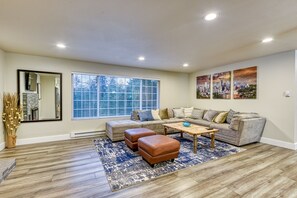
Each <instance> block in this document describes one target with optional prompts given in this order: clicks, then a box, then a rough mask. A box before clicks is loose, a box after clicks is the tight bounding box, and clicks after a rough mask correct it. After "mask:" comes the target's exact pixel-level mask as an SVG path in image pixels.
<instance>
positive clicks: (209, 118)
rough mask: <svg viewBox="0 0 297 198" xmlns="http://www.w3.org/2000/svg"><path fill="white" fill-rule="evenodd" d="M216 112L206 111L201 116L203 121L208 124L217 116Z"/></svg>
mask: <svg viewBox="0 0 297 198" xmlns="http://www.w3.org/2000/svg"><path fill="white" fill-rule="evenodd" d="M218 113H219V112H218V111H214V110H207V111H206V113H205V114H204V116H203V120H207V121H209V122H211V121H212V120H213V118H214V117H215V116H216V115H217V114H218Z"/></svg>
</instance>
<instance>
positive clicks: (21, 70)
mask: <svg viewBox="0 0 297 198" xmlns="http://www.w3.org/2000/svg"><path fill="white" fill-rule="evenodd" d="M21 72H35V73H45V74H56V75H59V76H60V104H61V105H60V111H61V112H60V118H57V119H43V120H25V121H21V122H22V123H28V122H49V121H62V118H63V105H62V104H63V103H62V93H63V92H62V87H63V86H62V73H57V72H47V71H36V70H23V69H18V70H17V83H18V84H17V89H18V94H19V97H20V94H21V93H20V73H21ZM19 103H21V101H20V100H19Z"/></svg>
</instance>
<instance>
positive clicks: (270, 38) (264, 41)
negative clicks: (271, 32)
mask: <svg viewBox="0 0 297 198" xmlns="http://www.w3.org/2000/svg"><path fill="white" fill-rule="evenodd" d="M271 41H273V38H272V37H267V38H265V39H263V40H262V43H269V42H271Z"/></svg>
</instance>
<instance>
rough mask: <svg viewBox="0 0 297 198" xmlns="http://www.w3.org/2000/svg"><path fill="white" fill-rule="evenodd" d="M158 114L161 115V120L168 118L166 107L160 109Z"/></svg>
mask: <svg viewBox="0 0 297 198" xmlns="http://www.w3.org/2000/svg"><path fill="white" fill-rule="evenodd" d="M159 115H160V117H161V119H162V120H164V119H169V116H168V109H167V108H166V109H160V111H159Z"/></svg>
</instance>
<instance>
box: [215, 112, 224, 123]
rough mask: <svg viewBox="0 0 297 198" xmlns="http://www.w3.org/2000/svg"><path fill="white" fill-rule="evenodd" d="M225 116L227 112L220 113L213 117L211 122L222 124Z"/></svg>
mask: <svg viewBox="0 0 297 198" xmlns="http://www.w3.org/2000/svg"><path fill="white" fill-rule="evenodd" d="M227 115H228V112H227V111H223V112H220V113H219V114H218V115H217V116H215V117H214V119H213V122H215V123H224V122H225V121H226V118H227Z"/></svg>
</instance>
